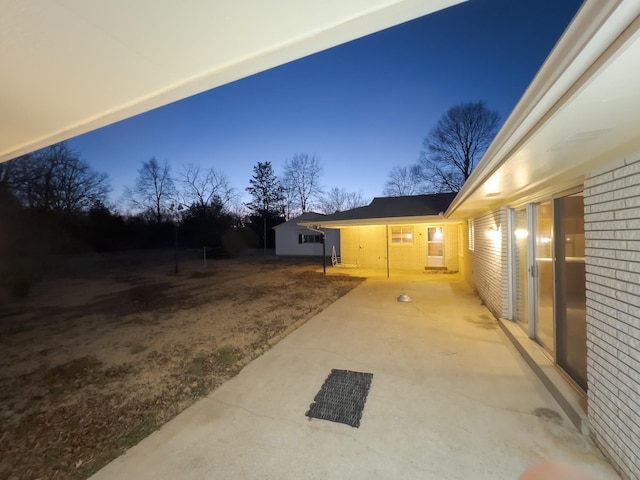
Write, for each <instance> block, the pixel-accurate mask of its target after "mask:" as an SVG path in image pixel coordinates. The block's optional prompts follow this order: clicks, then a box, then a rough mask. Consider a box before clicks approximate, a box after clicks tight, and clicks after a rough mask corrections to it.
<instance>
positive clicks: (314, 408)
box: [306, 369, 373, 428]
mask: <svg viewBox="0 0 640 480" xmlns="http://www.w3.org/2000/svg"><path fill="white" fill-rule="evenodd" d="M372 378H373V374H372V373H361V372H352V371H350V370H335V369H334V370H331V373H330V374H329V376H328V377H327V379H326V380H325V382H324V385H322V388H321V389H320V391H319V392H318V394H317V395H316V396H315V398H314V399H313V400H314V403H312V404H311V406H310V407H309V411H308V412H307V413H306V415H307V417H309V418H319V419H321V420H329V421H331V422H337V423H344V424H346V425H351V426H352V427H356V428H358V427H359V426H360V419H361V418H362V411H363V410H364V404H365V402H366V401H367V395H368V394H369V387H370V386H371V380H372Z"/></svg>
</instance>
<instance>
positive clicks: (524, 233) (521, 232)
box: [513, 228, 529, 239]
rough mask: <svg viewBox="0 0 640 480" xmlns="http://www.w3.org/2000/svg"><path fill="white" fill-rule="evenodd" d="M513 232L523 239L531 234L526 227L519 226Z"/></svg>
mask: <svg viewBox="0 0 640 480" xmlns="http://www.w3.org/2000/svg"><path fill="white" fill-rule="evenodd" d="M513 234H514V235H515V236H516V238H517V239H523V238H527V237H528V236H529V232H527V231H526V230H525V229H524V228H518V229H516V230H515V231H514V232H513Z"/></svg>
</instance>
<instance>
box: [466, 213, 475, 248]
mask: <svg viewBox="0 0 640 480" xmlns="http://www.w3.org/2000/svg"><path fill="white" fill-rule="evenodd" d="M467 226H468V227H469V250H473V247H474V237H475V231H474V227H473V218H471V219H469V220H467Z"/></svg>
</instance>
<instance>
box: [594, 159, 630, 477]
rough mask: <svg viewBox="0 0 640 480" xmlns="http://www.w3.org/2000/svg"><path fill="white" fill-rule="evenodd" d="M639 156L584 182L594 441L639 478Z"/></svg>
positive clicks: (628, 475) (616, 164)
mask: <svg viewBox="0 0 640 480" xmlns="http://www.w3.org/2000/svg"><path fill="white" fill-rule="evenodd" d="M639 184H640V154H637V155H635V157H633V158H628V159H625V160H621V161H619V162H616V163H612V164H610V165H608V166H606V167H604V168H601V169H599V170H597V171H592V172H590V174H589V175H588V176H587V178H586V180H585V189H584V204H585V207H584V208H585V236H586V290H587V292H586V293H587V377H588V378H587V381H588V415H589V422H590V424H591V426H592V431H593V436H594V438H595V439H596V441H597V442H598V443H599V444H600V445H601V447H602V448H603V450H605V452H606V453H607V454H608V455H609V457H610V458H611V459H612V461H613V462H614V463H616V464H617V465H618V466H619V467H620V469H621V470H622V472H623V474H624V475H625V476H626V477H628V478H640V459H639V458H638V451H640V188H638V185H639Z"/></svg>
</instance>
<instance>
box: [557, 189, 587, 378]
mask: <svg viewBox="0 0 640 480" xmlns="http://www.w3.org/2000/svg"><path fill="white" fill-rule="evenodd" d="M583 200H584V197H583V194H582V193H579V194H576V195H571V196H568V197H563V198H559V199H556V200H555V202H554V207H553V208H554V217H555V225H554V233H555V240H556V241H555V258H556V292H555V293H556V297H555V298H556V303H555V310H556V345H557V349H558V351H557V354H556V361H557V362H558V365H560V366H561V367H562V368H563V369H564V370H565V371H566V372H567V373H568V374H569V375H570V376H571V377H572V378H573V379H574V380H575V381H576V383H578V385H580V386H581V387H582V388H584V389H585V390H586V389H587V315H586V295H585V284H586V282H585V263H584V254H585V248H584V247H585V245H584V201H583Z"/></svg>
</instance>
